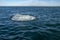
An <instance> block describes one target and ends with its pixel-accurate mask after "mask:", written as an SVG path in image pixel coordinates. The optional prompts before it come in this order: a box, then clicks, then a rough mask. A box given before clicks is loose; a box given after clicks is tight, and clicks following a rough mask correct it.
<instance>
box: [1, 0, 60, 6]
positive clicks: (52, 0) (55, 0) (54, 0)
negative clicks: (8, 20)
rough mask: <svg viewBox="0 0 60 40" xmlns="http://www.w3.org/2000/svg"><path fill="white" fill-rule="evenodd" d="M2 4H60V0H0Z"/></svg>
mask: <svg viewBox="0 0 60 40" xmlns="http://www.w3.org/2000/svg"><path fill="white" fill-rule="evenodd" d="M0 6H60V0H0Z"/></svg>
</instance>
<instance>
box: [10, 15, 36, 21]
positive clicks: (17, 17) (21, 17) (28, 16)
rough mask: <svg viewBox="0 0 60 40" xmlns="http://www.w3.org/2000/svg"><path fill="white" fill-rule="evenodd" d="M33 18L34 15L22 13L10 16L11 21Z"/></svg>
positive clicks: (30, 19)
mask: <svg viewBox="0 0 60 40" xmlns="http://www.w3.org/2000/svg"><path fill="white" fill-rule="evenodd" d="M35 19H36V17H34V16H31V15H23V14H16V15H14V16H13V17H12V18H11V20H13V21H32V20H35Z"/></svg>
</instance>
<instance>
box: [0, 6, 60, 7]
mask: <svg viewBox="0 0 60 40" xmlns="http://www.w3.org/2000/svg"><path fill="white" fill-rule="evenodd" d="M0 7H60V6H0Z"/></svg>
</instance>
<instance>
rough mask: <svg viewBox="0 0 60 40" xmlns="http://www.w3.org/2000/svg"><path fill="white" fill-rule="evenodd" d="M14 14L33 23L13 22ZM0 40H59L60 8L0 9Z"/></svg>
mask: <svg viewBox="0 0 60 40" xmlns="http://www.w3.org/2000/svg"><path fill="white" fill-rule="evenodd" d="M15 14H25V15H32V16H35V17H36V20H33V21H13V20H11V18H12V16H14V15H15ZM0 40H60V7H0Z"/></svg>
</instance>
